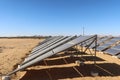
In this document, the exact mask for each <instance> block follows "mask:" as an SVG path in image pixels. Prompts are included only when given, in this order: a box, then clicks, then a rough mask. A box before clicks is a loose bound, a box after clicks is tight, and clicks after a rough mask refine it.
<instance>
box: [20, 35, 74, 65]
mask: <svg viewBox="0 0 120 80" xmlns="http://www.w3.org/2000/svg"><path fill="white" fill-rule="evenodd" d="M73 38H75V36H71V37H68V38H66V39H64V40H62V41H60V42H58V43H56V44H54V45H53V46H50V47H49V48H47V49H45V50H43V51H38V52H37V54H34V55H32V56H30V57H28V58H26V59H25V61H24V62H23V63H22V64H24V63H26V62H29V61H30V60H32V59H34V58H36V57H38V56H40V55H42V54H44V53H46V52H48V51H50V50H52V49H54V48H56V47H57V46H59V45H62V44H63V43H65V42H66V41H69V40H70V39H73Z"/></svg>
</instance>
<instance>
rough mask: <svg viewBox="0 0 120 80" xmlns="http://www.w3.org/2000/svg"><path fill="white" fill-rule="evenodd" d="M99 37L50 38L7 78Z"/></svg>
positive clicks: (36, 48)
mask: <svg viewBox="0 0 120 80" xmlns="http://www.w3.org/2000/svg"><path fill="white" fill-rule="evenodd" d="M94 39H97V36H96V35H94V36H78V37H77V36H55V37H51V38H48V39H46V40H44V41H43V42H41V43H40V44H39V45H38V46H36V47H35V48H34V49H33V50H32V52H31V54H30V55H28V57H27V58H25V60H24V61H23V62H22V63H21V64H20V65H19V67H18V68H17V69H15V70H14V71H12V72H11V73H9V74H7V76H9V75H12V74H14V73H16V72H17V71H20V70H23V69H25V68H27V67H29V66H32V65H34V64H36V63H38V62H40V61H41V60H43V59H45V58H47V57H50V56H52V55H54V54H57V53H59V52H62V51H64V50H66V49H69V48H71V47H73V46H75V45H77V44H80V43H83V42H85V41H88V40H90V41H94Z"/></svg>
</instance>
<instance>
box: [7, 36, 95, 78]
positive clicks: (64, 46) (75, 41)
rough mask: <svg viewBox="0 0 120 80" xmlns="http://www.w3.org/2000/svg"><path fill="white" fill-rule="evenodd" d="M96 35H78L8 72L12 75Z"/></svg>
mask: <svg viewBox="0 0 120 80" xmlns="http://www.w3.org/2000/svg"><path fill="white" fill-rule="evenodd" d="M95 37H96V35H95V36H89V37H81V36H79V37H77V38H75V39H72V40H70V41H68V42H66V43H64V44H62V45H60V46H57V47H56V48H54V49H52V50H50V51H48V52H46V53H44V54H42V55H40V56H38V57H36V58H35V59H33V60H31V61H29V62H27V63H25V64H24V65H21V66H20V67H18V68H17V69H15V70H14V71H12V72H11V73H9V74H7V76H9V75H11V74H13V73H15V72H17V71H19V70H22V69H25V68H27V67H29V66H32V65H33V64H35V63H38V62H40V61H41V60H43V59H45V58H47V57H50V56H52V55H54V54H56V53H59V52H61V51H64V50H66V49H68V48H70V47H73V46H75V45H77V44H79V43H81V42H84V41H86V40H89V39H91V38H95Z"/></svg>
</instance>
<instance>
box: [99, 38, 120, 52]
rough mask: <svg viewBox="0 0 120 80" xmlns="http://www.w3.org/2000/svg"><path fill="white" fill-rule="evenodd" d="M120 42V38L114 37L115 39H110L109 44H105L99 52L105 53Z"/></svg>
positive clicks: (100, 47)
mask: <svg viewBox="0 0 120 80" xmlns="http://www.w3.org/2000/svg"><path fill="white" fill-rule="evenodd" d="M119 40H120V37H114V38H112V39H110V40H109V41H108V42H106V43H105V44H103V45H100V46H98V47H97V50H98V51H103V50H105V49H107V48H109V47H111V46H112V45H113V44H115V43H116V42H117V41H119Z"/></svg>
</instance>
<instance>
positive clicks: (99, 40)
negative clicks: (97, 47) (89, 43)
mask: <svg viewBox="0 0 120 80" xmlns="http://www.w3.org/2000/svg"><path fill="white" fill-rule="evenodd" d="M110 38H112V37H107V36H106V37H104V38H102V39H98V41H97V43H98V44H100V43H103V42H104V41H106V40H108V39H110Z"/></svg>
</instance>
